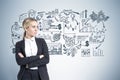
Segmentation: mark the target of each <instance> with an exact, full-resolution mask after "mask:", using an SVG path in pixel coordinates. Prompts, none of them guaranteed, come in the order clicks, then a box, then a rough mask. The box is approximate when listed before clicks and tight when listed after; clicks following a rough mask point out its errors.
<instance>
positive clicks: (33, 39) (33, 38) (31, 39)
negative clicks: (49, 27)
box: [25, 37, 35, 41]
mask: <svg viewBox="0 0 120 80" xmlns="http://www.w3.org/2000/svg"><path fill="white" fill-rule="evenodd" d="M25 40H26V41H35V37H32V38H30V39H28V38H25Z"/></svg>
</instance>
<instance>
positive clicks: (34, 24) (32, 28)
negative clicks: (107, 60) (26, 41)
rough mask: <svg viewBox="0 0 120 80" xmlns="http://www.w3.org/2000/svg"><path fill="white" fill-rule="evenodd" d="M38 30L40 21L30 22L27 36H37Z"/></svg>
mask: <svg viewBox="0 0 120 80" xmlns="http://www.w3.org/2000/svg"><path fill="white" fill-rule="evenodd" d="M37 31H38V23H37V22H36V21H32V22H30V25H29V26H28V28H26V36H27V37H29V38H31V37H34V36H36V34H37Z"/></svg>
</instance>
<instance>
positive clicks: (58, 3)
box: [0, 0, 120, 80]
mask: <svg viewBox="0 0 120 80" xmlns="http://www.w3.org/2000/svg"><path fill="white" fill-rule="evenodd" d="M119 3H120V1H119V0H90V1H88V0H19V1H18V0H12V1H9V0H1V1H0V28H1V29H0V37H1V39H0V45H1V46H0V80H16V76H17V73H18V70H19V66H18V65H17V64H16V61H15V56H14V54H13V53H12V50H11V49H12V48H11V47H12V46H11V45H12V39H11V26H12V25H13V23H14V22H15V21H18V17H19V15H20V14H22V13H24V12H27V11H28V10H30V9H34V10H36V11H46V12H47V11H52V10H54V9H59V10H63V9H72V10H74V11H77V12H80V11H82V10H85V9H87V10H89V11H97V12H99V11H100V10H103V11H104V12H105V14H106V15H108V16H109V17H110V18H109V20H108V21H107V22H106V23H105V25H106V28H107V31H106V37H105V41H104V43H103V45H102V47H101V48H102V49H103V51H104V56H103V57H80V55H77V56H75V57H71V56H65V55H64V56H59V55H51V56H50V58H51V61H50V63H49V64H48V72H49V75H50V79H51V80H120V62H119V57H120V54H119V44H120V42H119V41H120V37H119V34H120V31H119V30H120V28H119V25H120V24H119V23H120V22H119V19H120V17H119V14H120V10H119V8H120V6H119Z"/></svg>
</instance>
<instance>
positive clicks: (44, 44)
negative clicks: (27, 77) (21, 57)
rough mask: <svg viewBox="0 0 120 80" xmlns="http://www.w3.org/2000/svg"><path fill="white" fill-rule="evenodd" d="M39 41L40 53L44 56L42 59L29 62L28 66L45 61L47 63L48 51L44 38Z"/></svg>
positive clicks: (34, 65)
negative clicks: (40, 45) (40, 44)
mask: <svg viewBox="0 0 120 80" xmlns="http://www.w3.org/2000/svg"><path fill="white" fill-rule="evenodd" d="M41 43H42V54H43V55H44V57H43V58H42V59H38V60H36V61H33V62H31V63H29V64H28V67H29V68H31V67H36V66H41V65H46V64H47V63H49V53H48V47H47V44H46V42H45V40H44V39H41Z"/></svg>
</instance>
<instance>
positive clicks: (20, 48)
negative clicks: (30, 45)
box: [15, 38, 49, 80]
mask: <svg viewBox="0 0 120 80" xmlns="http://www.w3.org/2000/svg"><path fill="white" fill-rule="evenodd" d="M35 40H36V44H37V47H38V51H37V55H36V56H31V57H26V55H25V40H24V39H23V40H21V41H19V42H17V43H16V45H15V49H16V50H15V51H16V55H15V57H16V62H17V64H18V65H20V71H19V73H18V76H17V78H18V80H22V76H23V75H24V71H25V67H26V64H28V67H29V68H31V67H36V66H38V71H39V75H40V77H41V80H49V76H48V72H47V66H46V64H47V63H49V54H48V47H47V44H46V42H45V40H44V39H42V38H35ZM19 52H21V53H22V54H23V55H24V56H25V57H24V58H21V57H20V56H19V55H18V53H19ZM41 54H43V55H44V57H43V58H42V59H40V58H39V55H41Z"/></svg>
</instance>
